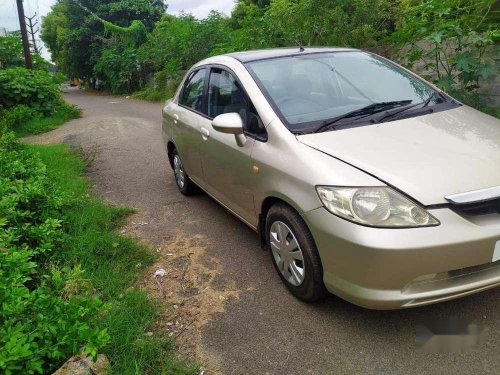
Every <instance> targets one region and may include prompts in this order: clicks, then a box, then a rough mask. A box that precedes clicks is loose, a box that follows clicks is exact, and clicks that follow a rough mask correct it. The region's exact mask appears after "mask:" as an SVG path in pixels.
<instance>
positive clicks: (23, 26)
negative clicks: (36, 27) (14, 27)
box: [16, 0, 33, 69]
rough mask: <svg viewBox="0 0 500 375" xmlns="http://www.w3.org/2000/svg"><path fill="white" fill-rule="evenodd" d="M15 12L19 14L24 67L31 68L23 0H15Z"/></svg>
mask: <svg viewBox="0 0 500 375" xmlns="http://www.w3.org/2000/svg"><path fill="white" fill-rule="evenodd" d="M16 2H17V14H18V15H19V26H20V27H21V38H22V40H23V47H24V60H25V61H26V68H28V69H31V68H32V67H33V64H32V62H31V55H30V42H29V41H28V33H27V32H26V21H25V20H24V8H23V0H16Z"/></svg>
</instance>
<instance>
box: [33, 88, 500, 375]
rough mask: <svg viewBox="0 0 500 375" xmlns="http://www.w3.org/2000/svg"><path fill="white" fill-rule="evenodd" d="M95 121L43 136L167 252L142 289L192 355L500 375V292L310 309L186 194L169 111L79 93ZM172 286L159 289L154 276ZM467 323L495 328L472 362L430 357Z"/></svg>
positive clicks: (282, 368)
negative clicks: (76, 156)
mask: <svg viewBox="0 0 500 375" xmlns="http://www.w3.org/2000/svg"><path fill="white" fill-rule="evenodd" d="M66 99H67V100H68V101H70V102H72V103H74V104H77V105H78V106H80V107H81V108H83V109H84V111H85V115H84V117H83V118H81V119H78V120H74V121H71V122H69V123H68V124H66V125H64V126H63V127H61V128H59V129H57V130H55V131H53V132H50V133H47V134H44V135H41V136H37V137H34V138H33V139H32V140H33V141H36V142H38V143H57V142H61V143H62V142H64V143H68V144H70V145H72V146H75V147H81V148H82V149H83V150H84V151H85V152H86V153H87V154H88V155H92V157H93V163H92V169H91V170H90V171H89V178H90V181H91V183H92V186H93V188H94V190H95V192H96V194H98V195H99V196H101V197H103V198H105V199H108V200H109V201H111V202H113V203H116V204H125V205H128V206H132V207H134V208H135V209H136V210H137V214H135V215H133V217H131V218H130V220H129V223H128V225H127V227H126V228H125V229H124V230H125V231H126V232H127V233H132V234H135V235H137V236H139V237H140V238H141V239H142V240H143V241H145V242H147V243H149V244H150V245H151V246H152V248H153V249H154V250H156V251H157V252H158V253H159V260H158V262H157V264H155V266H154V267H153V268H152V269H151V270H150V272H149V274H148V275H146V276H145V278H144V280H143V281H142V283H141V284H142V285H143V286H144V287H146V288H148V289H149V290H150V293H151V294H152V295H155V296H157V297H158V298H159V300H160V301H162V309H163V318H164V319H163V320H162V322H161V327H162V329H165V330H166V331H167V332H169V334H171V335H172V336H175V337H177V342H178V344H179V346H180V351H181V352H183V353H187V354H188V355H192V356H197V357H198V358H203V360H204V361H205V363H207V368H208V373H209V374H211V373H215V372H218V371H221V372H222V373H224V374H426V373H428V374H453V375H456V374H498V373H500V355H499V354H498V348H499V347H500V334H499V332H500V315H499V311H500V289H497V290H493V291H490V292H486V293H482V294H479V295H475V296H472V297H468V298H465V299H462V300H457V301H451V302H448V303H443V304H440V305H435V306H430V307H423V308H418V309H414V310H405V311H392V312H377V311H368V310H364V309H361V308H358V307H355V306H353V305H351V304H349V303H347V302H344V301H342V300H340V299H337V298H335V297H331V298H328V299H327V300H325V301H323V302H321V303H319V304H315V305H307V304H304V303H301V302H299V301H297V300H295V299H294V298H293V297H291V296H290V295H289V294H288V293H287V291H286V289H285V288H284V287H283V286H282V285H281V282H280V280H279V278H278V276H277V275H276V274H275V271H274V269H273V268H272V265H271V262H270V260H269V255H268V254H266V253H265V252H263V251H262V250H261V249H260V247H259V241H258V238H257V236H256V235H255V234H254V233H253V232H252V231H251V230H250V229H248V228H247V227H246V226H245V225H243V224H241V223H240V222H239V221H238V220H237V219H235V218H234V217H233V216H231V215H230V214H229V213H227V212H226V211H225V210H224V209H223V208H222V207H220V206H219V205H218V204H217V203H215V202H214V201H212V200H211V199H210V198H208V197H207V196H205V195H203V194H202V195H198V196H195V197H192V198H186V197H184V196H182V195H181V194H180V193H178V192H177V189H176V187H175V182H174V179H173V175H172V173H171V171H170V168H169V166H168V164H167V158H166V154H165V151H164V149H163V144H162V139H161V129H160V121H161V105H159V104H152V103H146V102H141V101H132V100H127V99H124V98H116V97H110V96H97V95H95V94H86V93H84V92H82V91H79V90H72V91H70V92H69V93H68V94H67V95H66ZM158 268H163V269H165V270H166V271H167V275H166V276H165V277H163V278H161V279H160V280H161V283H160V284H158V283H156V281H155V279H154V277H153V276H152V275H153V272H154V271H155V270H156V269H158ZM451 316H456V317H459V318H462V319H465V320H467V321H471V322H472V321H474V322H475V323H477V324H479V325H480V326H482V327H484V328H485V334H484V340H483V342H482V343H480V344H478V345H477V346H476V347H475V348H474V349H472V350H469V351H467V352H465V353H461V354H427V353H423V352H421V351H419V350H418V348H417V346H416V343H415V339H416V333H415V332H416V329H417V326H419V325H420V324H422V323H424V322H426V321H428V320H434V321H436V320H439V319H441V320H445V319H448V318H449V317H451Z"/></svg>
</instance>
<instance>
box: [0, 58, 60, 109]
mask: <svg viewBox="0 0 500 375" xmlns="http://www.w3.org/2000/svg"><path fill="white" fill-rule="evenodd" d="M61 101H62V99H61V98H60V96H59V88H58V86H57V85H56V84H55V83H54V81H53V79H52V77H51V75H50V74H49V73H47V72H44V71H41V70H29V69H26V68H21V67H16V68H8V69H3V70H0V110H1V109H11V108H13V107H14V106H16V105H19V104H24V105H29V106H30V107H31V108H32V109H33V110H34V111H36V112H39V113H41V114H43V115H50V114H52V112H53V111H54V109H55V108H56V107H57V106H58V105H59V104H60V103H61Z"/></svg>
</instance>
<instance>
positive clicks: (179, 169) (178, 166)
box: [174, 154, 186, 189]
mask: <svg viewBox="0 0 500 375" xmlns="http://www.w3.org/2000/svg"><path fill="white" fill-rule="evenodd" d="M174 175H175V181H176V182H177V186H179V188H180V189H182V188H184V185H185V184H186V175H185V174H184V167H183V166H182V162H181V158H180V157H179V155H178V154H175V155H174Z"/></svg>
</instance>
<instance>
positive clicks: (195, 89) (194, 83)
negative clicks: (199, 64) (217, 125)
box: [179, 69, 206, 112]
mask: <svg viewBox="0 0 500 375" xmlns="http://www.w3.org/2000/svg"><path fill="white" fill-rule="evenodd" d="M205 74H206V69H200V70H197V71H195V72H193V73H191V75H190V77H188V79H187V80H186V83H185V85H184V89H183V90H182V95H181V97H180V100H179V104H182V105H183V106H186V107H188V108H191V109H193V110H195V111H197V112H203V88H204V86H205Z"/></svg>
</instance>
